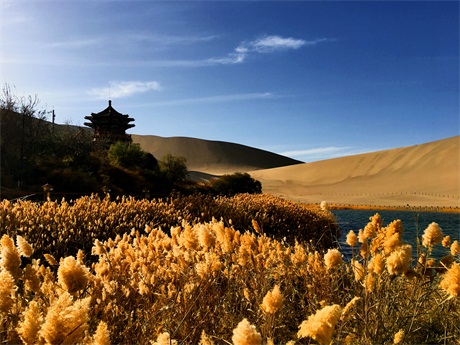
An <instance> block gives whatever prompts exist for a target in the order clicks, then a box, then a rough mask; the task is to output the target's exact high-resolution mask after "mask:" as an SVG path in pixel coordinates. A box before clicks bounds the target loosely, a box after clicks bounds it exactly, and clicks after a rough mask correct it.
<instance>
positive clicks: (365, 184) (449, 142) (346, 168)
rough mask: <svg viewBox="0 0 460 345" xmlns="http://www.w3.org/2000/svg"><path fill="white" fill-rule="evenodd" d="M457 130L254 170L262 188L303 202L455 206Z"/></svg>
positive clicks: (459, 172) (458, 193) (459, 192)
mask: <svg viewBox="0 0 460 345" xmlns="http://www.w3.org/2000/svg"><path fill="white" fill-rule="evenodd" d="M459 143H460V136H456V137H452V138H448V139H444V140H439V141H434V142H430V143H426V144H421V145H416V146H410V147H403V148H396V149H391V150H385V151H378V152H372V153H366V154H360V155H354V156H348V157H341V158H335V159H329V160H324V161H317V162H313V163H304V164H300V165H296V166H290V167H283V168H276V169H268V170H263V171H253V172H251V175H252V176H253V177H254V178H256V179H258V180H260V181H261V182H262V185H263V191H264V192H265V193H270V194H274V195H278V196H283V197H286V198H288V199H292V200H297V201H303V202H320V201H321V200H327V201H329V202H331V203H344V204H367V205H388V206H395V205H407V204H409V205H413V206H432V205H434V206H460V199H459V197H460V164H459V160H460V147H459Z"/></svg>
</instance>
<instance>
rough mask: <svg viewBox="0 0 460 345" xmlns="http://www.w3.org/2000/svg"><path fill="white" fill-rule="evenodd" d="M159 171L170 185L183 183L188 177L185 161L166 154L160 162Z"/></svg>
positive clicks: (182, 158)
mask: <svg viewBox="0 0 460 345" xmlns="http://www.w3.org/2000/svg"><path fill="white" fill-rule="evenodd" d="M160 171H161V173H162V174H163V176H164V177H165V178H166V180H167V181H168V182H170V183H173V184H174V183H180V182H184V181H186V180H187V177H188V170H187V159H186V158H185V157H182V156H173V155H172V154H170V153H168V154H166V155H165V156H164V157H163V159H162V160H161V161H160Z"/></svg>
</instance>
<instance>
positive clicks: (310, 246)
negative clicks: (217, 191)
mask: <svg viewBox="0 0 460 345" xmlns="http://www.w3.org/2000/svg"><path fill="white" fill-rule="evenodd" d="M0 221H1V225H0V237H1V239H0V342H1V343H11V344H77V343H80V344H158V345H166V344H202V345H211V344H234V345H256V344H290V345H293V344H330V343H333V344H423V343H425V344H428V343H429V344H433V343H436V344H460V322H459V321H460V299H459V294H460V245H459V243H458V240H455V239H451V238H450V237H448V236H444V235H443V233H442V229H441V228H440V227H439V225H438V224H436V223H431V224H430V225H429V226H428V227H427V228H426V229H425V231H424V233H423V235H422V236H421V237H420V239H418V243H419V244H418V245H417V247H416V248H413V247H412V246H411V245H409V244H406V243H404V242H403V240H402V237H401V235H402V233H403V224H402V222H401V221H399V220H395V221H393V222H391V223H389V224H386V225H385V224H383V223H382V219H381V217H380V216H379V215H378V214H376V215H374V216H373V217H371V218H370V219H369V222H368V223H367V224H363V227H362V229H356V230H355V231H350V232H349V233H348V234H347V236H346V244H339V243H337V242H336V239H337V238H338V235H339V229H338V228H337V225H336V224H335V220H334V217H333V216H332V214H331V213H330V212H329V211H328V210H327V204H325V203H322V205H321V207H319V206H318V207H316V208H312V207H311V206H310V207H307V206H306V205H303V204H299V203H294V202H290V201H286V200H284V199H281V198H277V197H273V196H270V195H237V196H235V197H216V198H212V197H205V196H199V195H195V196H188V197H185V196H180V195H176V196H172V197H170V198H168V199H164V200H151V201H149V200H136V199H134V198H118V199H116V200H111V199H110V198H109V197H106V198H104V199H101V198H99V197H97V196H91V197H83V198H80V199H77V200H74V201H65V200H62V201H59V202H57V201H50V200H48V201H47V202H44V203H41V204H39V203H32V202H25V201H17V202H14V203H13V202H9V201H7V200H4V201H2V202H1V203H0ZM340 245H347V246H351V247H352V248H353V255H352V258H351V259H350V260H345V259H344V258H343V256H342V254H341V252H340V250H339V248H340ZM435 246H440V247H443V248H444V250H445V256H444V257H443V258H441V259H440V260H436V259H434V258H433V257H432V256H431V252H432V250H433V248H434V247H435Z"/></svg>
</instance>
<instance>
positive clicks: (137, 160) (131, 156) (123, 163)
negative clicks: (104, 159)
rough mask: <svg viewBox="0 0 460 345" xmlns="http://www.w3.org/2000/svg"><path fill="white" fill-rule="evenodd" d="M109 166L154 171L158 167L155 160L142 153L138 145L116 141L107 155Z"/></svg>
mask: <svg viewBox="0 0 460 345" xmlns="http://www.w3.org/2000/svg"><path fill="white" fill-rule="evenodd" d="M107 156H108V159H109V162H110V164H112V165H115V166H118V167H122V168H126V169H140V170H151V171H154V170H155V169H156V167H157V165H158V162H157V160H156V158H155V157H154V156H153V155H152V154H151V153H148V152H146V151H143V150H142V149H141V147H140V145H139V144H135V143H130V142H123V141H118V142H116V143H115V144H112V145H111V146H110V148H109V151H108V153H107Z"/></svg>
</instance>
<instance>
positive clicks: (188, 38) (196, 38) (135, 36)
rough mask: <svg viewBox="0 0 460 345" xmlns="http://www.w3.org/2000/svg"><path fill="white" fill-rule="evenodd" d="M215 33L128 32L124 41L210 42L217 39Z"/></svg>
mask: <svg viewBox="0 0 460 345" xmlns="http://www.w3.org/2000/svg"><path fill="white" fill-rule="evenodd" d="M216 38H217V36H214V35H206V36H200V35H180V36H178V35H161V34H152V33H149V32H135V33H127V34H125V35H124V36H123V41H126V40H127V41H135V42H142V43H154V44H161V45H184V44H195V43H200V42H209V41H212V40H214V39H216Z"/></svg>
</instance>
